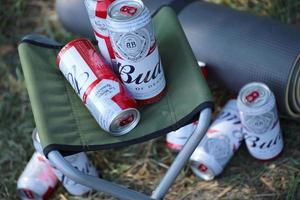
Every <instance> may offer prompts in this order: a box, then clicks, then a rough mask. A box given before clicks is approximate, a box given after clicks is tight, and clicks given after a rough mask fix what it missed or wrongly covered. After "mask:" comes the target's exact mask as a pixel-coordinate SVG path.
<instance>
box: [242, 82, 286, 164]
mask: <svg viewBox="0 0 300 200" xmlns="http://www.w3.org/2000/svg"><path fill="white" fill-rule="evenodd" d="M237 105H238V109H239V111H240V116H241V121H242V125H243V127H244V132H245V140H246V146H247V148H248V150H249V153H250V154H251V155H252V156H253V157H255V158H257V159H260V160H270V159H273V158H275V157H276V156H278V155H279V154H280V152H281V151H282V149H283V139H282V133H281V128H280V123H279V118H278V114H277V108H276V101H275V96H274V94H273V92H272V91H271V90H270V89H269V88H268V86H267V85H265V84H263V83H259V82H253V83H249V84H247V85H245V86H244V87H243V88H242V89H241V90H240V92H239V95H238V104H237Z"/></svg>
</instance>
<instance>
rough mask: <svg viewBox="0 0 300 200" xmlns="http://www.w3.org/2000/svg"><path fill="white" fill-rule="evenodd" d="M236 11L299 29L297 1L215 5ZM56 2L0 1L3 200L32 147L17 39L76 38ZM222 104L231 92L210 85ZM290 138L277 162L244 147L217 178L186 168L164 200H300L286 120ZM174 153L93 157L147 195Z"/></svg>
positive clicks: (150, 147) (296, 129) (226, 0)
mask: <svg viewBox="0 0 300 200" xmlns="http://www.w3.org/2000/svg"><path fill="white" fill-rule="evenodd" d="M210 1H211V2H214V3H222V4H226V5H228V6H230V7H232V8H234V9H239V10H248V11H250V12H254V13H256V14H259V15H268V16H270V17H272V18H274V19H275V20H280V21H283V22H286V23H292V24H299V22H300V2H299V1H297V0H277V1H272V0H261V1H258V0H210ZM53 4H54V3H53V2H52V1H51V2H50V1H46V0H44V1H42V0H32V1H25V0H11V1H8V0H2V1H1V4H0V138H1V140H0V149H1V153H0V174H1V179H0V199H9V200H10V199H17V196H16V183H17V179H18V177H19V175H20V173H21V172H22V170H23V169H24V167H25V166H26V163H27V161H28V160H29V159H30V157H31V155H32V153H33V151H34V149H33V147H32V144H31V131H32V129H33V128H34V126H35V125H34V121H33V115H32V112H31V108H30V102H29V99H28V94H27V91H26V87H25V82H24V78H23V74H22V70H21V67H20V61H19V58H18V53H17V42H18V41H19V39H20V38H21V37H22V36H23V35H25V34H26V33H30V32H37V33H42V34H46V35H48V36H49V37H53V38H56V39H59V40H63V41H67V40H69V39H70V38H72V37H74V36H73V35H71V34H70V33H67V32H65V31H63V29H62V28H61V27H60V25H59V23H58V22H57V16H56V14H55V11H54V5H53ZM210 86H211V89H212V91H213V94H214V97H215V100H216V111H218V110H220V107H219V105H221V104H223V103H224V102H226V100H227V98H228V95H229V91H226V90H225V89H223V88H221V87H220V86H218V85H217V84H216V83H213V82H210ZM281 125H282V130H283V134H284V138H285V149H284V152H283V154H282V155H281V156H280V157H279V158H278V159H277V160H275V161H273V162H266V163H262V162H260V161H257V160H255V159H253V158H252V157H251V156H249V154H248V153H247V150H246V148H245V145H242V147H241V148H240V149H239V151H238V152H237V153H236V155H235V156H234V158H233V159H232V160H231V162H230V163H229V165H228V166H227V167H226V169H225V171H224V172H223V173H222V175H221V176H220V177H218V178H217V179H215V180H213V181H209V182H204V181H201V180H199V179H197V178H196V177H195V176H194V175H193V173H192V172H191V170H190V168H189V167H188V166H186V167H185V168H184V170H182V172H181V173H180V175H179V177H178V178H177V180H176V183H175V184H174V185H173V187H172V188H171V190H170V192H169V194H168V195H167V196H166V199H169V200H173V199H191V200H192V199H286V200H292V199H300V148H299V144H300V137H299V133H300V125H299V121H292V120H289V119H281ZM174 156H175V154H174V153H172V152H170V151H169V150H168V149H166V148H165V146H164V138H160V139H157V140H152V141H151V142H149V143H144V144H142V145H134V146H131V147H128V148H122V149H118V150H107V151H102V152H93V153H89V157H90V158H91V160H92V161H93V163H94V165H95V166H96V167H97V169H98V170H99V171H100V173H101V174H102V176H103V177H104V178H106V179H109V180H112V181H114V182H117V183H122V184H125V185H127V186H129V187H130V188H132V189H137V190H139V191H143V192H145V193H147V194H149V193H150V192H151V191H152V190H153V188H154V187H155V185H156V184H157V183H158V181H159V180H160V178H161V176H162V175H163V174H164V172H165V171H166V169H167V168H168V166H169V165H170V163H171V162H172V160H173V159H174ZM51 199H60V200H65V199H113V198H112V197H110V196H107V195H105V194H103V193H96V192H93V193H91V194H88V195H86V196H84V197H72V196H70V195H68V193H67V192H66V191H65V190H64V189H63V188H62V187H61V185H59V186H58V188H57V189H56V191H55V192H54V194H53V196H52V197H51Z"/></svg>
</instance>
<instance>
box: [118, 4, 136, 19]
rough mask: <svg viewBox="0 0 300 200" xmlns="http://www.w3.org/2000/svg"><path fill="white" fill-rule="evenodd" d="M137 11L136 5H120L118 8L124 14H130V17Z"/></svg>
mask: <svg viewBox="0 0 300 200" xmlns="http://www.w3.org/2000/svg"><path fill="white" fill-rule="evenodd" d="M136 11H137V8H136V7H132V6H122V7H121V8H120V12H121V13H122V14H124V15H127V16H130V17H132V16H133V15H134V14H135V13H136Z"/></svg>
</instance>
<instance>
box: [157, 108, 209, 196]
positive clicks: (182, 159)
mask: <svg viewBox="0 0 300 200" xmlns="http://www.w3.org/2000/svg"><path fill="white" fill-rule="evenodd" d="M210 118H211V109H209V108H207V109H205V110H203V111H202V112H201V113H200V116H199V123H198V125H197V128H196V129H195V131H194V133H193V134H192V135H191V136H190V138H189V139H188V141H187V142H186V144H185V145H184V147H183V148H182V150H181V151H180V152H179V154H178V155H177V156H176V158H175V160H174V161H173V163H172V165H171V166H170V168H169V169H168V171H167V173H166V174H165V176H164V177H163V179H162V180H161V181H160V184H159V185H158V186H157V188H156V189H155V190H154V191H153V193H152V196H151V197H152V198H153V199H157V200H159V199H162V198H163V197H164V196H165V195H166V193H167V192H168V190H169V188H170V187H171V185H172V184H173V182H174V181H175V179H176V177H177V176H178V174H179V172H180V170H181V169H182V168H183V166H184V165H185V163H186V162H187V161H188V159H189V158H190V156H191V155H192V153H193V152H194V150H195V148H196V147H197V146H198V144H199V142H200V141H201V139H202V138H203V136H204V135H205V133H206V131H207V128H208V125H209V123H210Z"/></svg>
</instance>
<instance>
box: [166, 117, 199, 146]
mask: <svg viewBox="0 0 300 200" xmlns="http://www.w3.org/2000/svg"><path fill="white" fill-rule="evenodd" d="M197 124H198V122H193V123H191V124H188V125H186V126H183V127H181V128H180V129H178V130H176V131H172V132H170V133H168V134H167V138H166V146H167V148H169V149H171V150H172V151H175V152H176V151H180V150H181V149H182V147H183V146H184V145H185V143H186V141H187V140H188V139H189V137H190V136H191V135H192V133H193V132H194V130H195V128H196V127H197Z"/></svg>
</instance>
